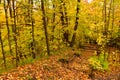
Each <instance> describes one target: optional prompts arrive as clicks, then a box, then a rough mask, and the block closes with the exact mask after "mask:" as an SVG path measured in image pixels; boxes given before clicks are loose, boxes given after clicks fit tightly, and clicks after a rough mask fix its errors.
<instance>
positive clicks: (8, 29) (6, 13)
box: [4, 0, 12, 55]
mask: <svg viewBox="0 0 120 80" xmlns="http://www.w3.org/2000/svg"><path fill="white" fill-rule="evenodd" d="M8 5H9V2H8ZM4 10H5V18H6V26H7V35H8V45H9V49H10V54H11V55H12V48H11V40H10V28H9V21H8V11H7V10H8V8H7V5H6V2H5V0H4Z"/></svg>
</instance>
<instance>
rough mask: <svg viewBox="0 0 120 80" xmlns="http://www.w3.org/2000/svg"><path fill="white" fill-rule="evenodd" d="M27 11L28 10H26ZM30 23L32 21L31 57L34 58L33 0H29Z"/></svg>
mask: <svg viewBox="0 0 120 80" xmlns="http://www.w3.org/2000/svg"><path fill="white" fill-rule="evenodd" d="M28 13H29V12H28ZM31 23H32V43H33V45H32V46H31V47H32V57H33V59H35V58H36V55H35V36H34V19H33V0H31Z"/></svg>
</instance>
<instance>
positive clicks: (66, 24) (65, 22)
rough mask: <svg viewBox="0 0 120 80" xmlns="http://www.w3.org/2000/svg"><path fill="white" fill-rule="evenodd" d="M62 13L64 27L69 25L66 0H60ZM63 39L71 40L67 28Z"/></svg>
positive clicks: (65, 40) (66, 41)
mask: <svg viewBox="0 0 120 80" xmlns="http://www.w3.org/2000/svg"><path fill="white" fill-rule="evenodd" d="M60 4H61V5H60V14H61V17H60V19H61V23H62V26H63V29H64V28H66V27H68V16H67V9H66V3H65V2H64V0H60ZM63 41H64V42H65V43H66V45H67V43H70V41H69V31H68V30H65V31H64V33H63Z"/></svg>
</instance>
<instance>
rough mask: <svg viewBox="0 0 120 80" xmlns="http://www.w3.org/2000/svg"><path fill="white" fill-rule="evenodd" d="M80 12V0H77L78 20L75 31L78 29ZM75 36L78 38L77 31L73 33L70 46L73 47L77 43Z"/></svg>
mask: <svg viewBox="0 0 120 80" xmlns="http://www.w3.org/2000/svg"><path fill="white" fill-rule="evenodd" d="M79 12H80V0H77V10H76V20H75V26H74V31H76V30H77V28H78V20H79ZM75 38H76V32H74V33H73V36H72V40H71V43H70V47H73V45H74V43H75Z"/></svg>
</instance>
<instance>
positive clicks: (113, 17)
mask: <svg viewBox="0 0 120 80" xmlns="http://www.w3.org/2000/svg"><path fill="white" fill-rule="evenodd" d="M112 1H113V2H112V3H113V6H112V7H113V9H112V28H111V30H112V31H111V32H113V27H114V21H115V16H114V15H115V8H114V6H115V5H114V0H112Z"/></svg>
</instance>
